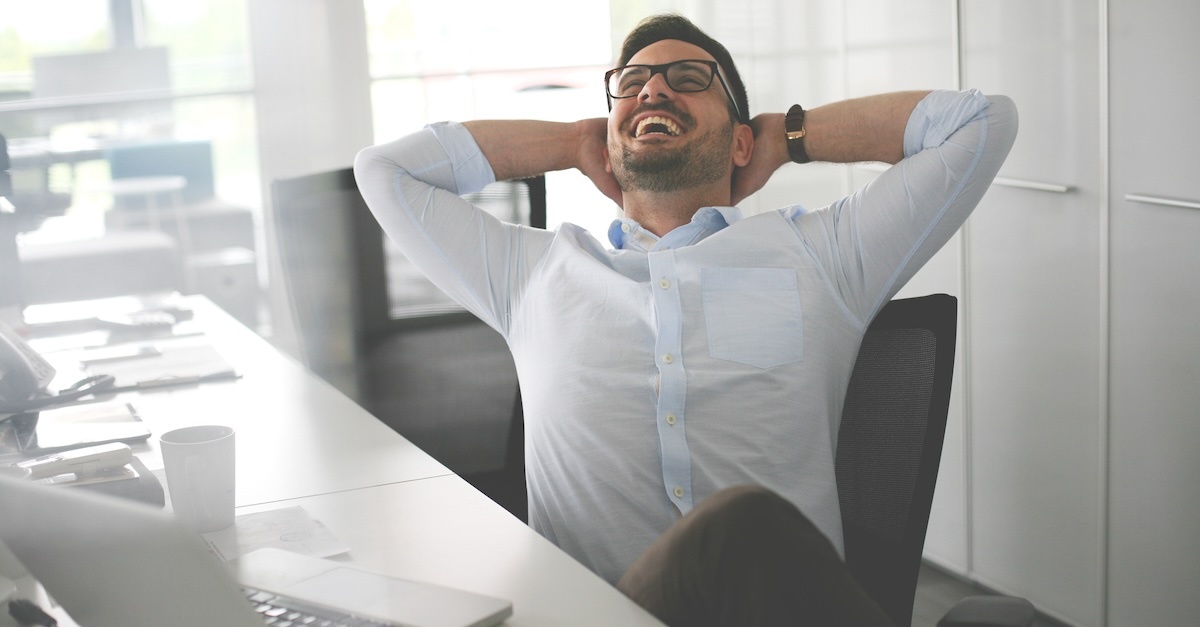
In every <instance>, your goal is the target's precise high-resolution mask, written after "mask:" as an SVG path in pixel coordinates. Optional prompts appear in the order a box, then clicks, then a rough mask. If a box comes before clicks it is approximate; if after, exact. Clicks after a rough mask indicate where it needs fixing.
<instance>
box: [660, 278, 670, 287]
mask: <svg viewBox="0 0 1200 627" xmlns="http://www.w3.org/2000/svg"><path fill="white" fill-rule="evenodd" d="M658 286H659V287H661V288H663V289H664V290H665V289H667V288H668V287H671V282H670V281H668V280H666V279H662V280H660V281H659V282H658Z"/></svg>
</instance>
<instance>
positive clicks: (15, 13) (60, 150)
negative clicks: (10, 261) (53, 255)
mask: <svg viewBox="0 0 1200 627" xmlns="http://www.w3.org/2000/svg"><path fill="white" fill-rule="evenodd" d="M245 13H246V10H245V0H196V1H194V2H188V3H182V4H181V3H178V2H171V1H168V0H44V1H39V2H22V1H20V0H0V15H4V16H5V20H4V22H5V26H4V27H0V53H2V54H0V132H2V133H4V135H5V136H6V137H7V138H8V140H9V144H10V152H11V153H12V154H13V178H14V188H16V190H17V191H19V192H23V196H22V197H23V199H24V200H25V207H24V208H25V209H27V210H33V211H39V212H44V213H45V215H47V216H50V219H48V220H46V222H45V223H44V224H43V225H42V226H41V227H40V228H38V229H36V230H34V231H31V232H28V233H25V234H23V236H22V239H23V241H31V242H37V241H45V240H61V239H81V238H91V237H97V236H100V235H102V234H103V233H104V232H105V228H106V227H105V225H104V214H105V212H106V211H108V209H109V208H110V207H111V206H112V205H113V203H114V200H113V198H112V196H111V194H110V193H108V192H107V191H106V190H107V188H108V186H109V185H108V184H109V181H110V171H109V164H108V162H107V161H106V159H105V156H106V154H107V152H106V151H107V150H108V149H109V148H111V147H113V146H117V145H128V144H136V143H161V142H169V141H194V140H200V141H207V142H210V143H211V144H212V154H213V172H212V174H211V177H212V179H213V182H214V188H215V193H216V195H217V196H218V197H221V198H222V199H224V200H228V201H230V202H234V203H239V204H244V205H246V206H248V207H251V208H254V209H255V211H257V206H258V205H260V204H261V194H260V190H259V182H258V180H257V178H258V177H257V158H256V157H255V155H256V153H257V148H256V145H255V137H256V133H255V128H254V112H253V108H254V106H253V94H252V91H251V82H252V81H251V72H250V58H249V52H248V40H247V29H246V17H245ZM18 209H21V207H19V208H18Z"/></svg>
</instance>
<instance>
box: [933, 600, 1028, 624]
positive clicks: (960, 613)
mask: <svg viewBox="0 0 1200 627" xmlns="http://www.w3.org/2000/svg"><path fill="white" fill-rule="evenodd" d="M1034 614H1035V612H1034V610H1033V604H1032V603H1030V602H1029V601H1028V600H1026V599H1022V598H1020V597H1008V596H970V597H964V598H963V599H962V600H960V601H959V602H958V603H956V604H955V605H954V607H952V608H950V611H949V612H946V615H945V616H943V617H942V620H940V621H938V627H1030V626H1031V625H1032V624H1033V617H1034Z"/></svg>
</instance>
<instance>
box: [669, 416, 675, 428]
mask: <svg viewBox="0 0 1200 627" xmlns="http://www.w3.org/2000/svg"><path fill="white" fill-rule="evenodd" d="M667 424H669V425H671V426H674V425H675V414H667Z"/></svg>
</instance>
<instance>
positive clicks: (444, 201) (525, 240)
mask: <svg viewBox="0 0 1200 627" xmlns="http://www.w3.org/2000/svg"><path fill="white" fill-rule="evenodd" d="M354 176H355V179H356V180H357V182H358V187H359V191H360V192H361V193H362V195H363V199H364V200H365V201H366V203H367V206H368V207H369V208H370V210H371V212H372V214H374V216H375V218H376V219H377V220H378V221H379V223H380V225H381V226H382V227H383V229H384V231H385V232H386V233H387V235H388V237H390V238H391V239H392V241H394V242H395V243H396V244H397V245H398V246H399V247H400V249H401V251H403V253H404V255H405V256H406V257H407V258H408V260H409V261H410V262H412V264H413V265H414V266H416V267H417V268H418V269H419V270H420V271H421V272H422V273H423V274H425V276H427V277H428V278H429V280H430V281H432V282H433V284H434V285H436V286H437V287H438V288H440V289H441V290H443V291H444V292H446V293H447V294H448V295H449V296H450V297H451V298H453V299H454V300H455V301H456V302H458V303H460V304H462V305H463V306H464V307H466V308H467V309H468V310H469V311H471V312H472V313H474V314H475V315H477V316H479V317H480V318H481V319H482V320H483V321H484V322H486V323H488V324H489V325H490V326H492V327H493V328H495V329H496V330H498V331H500V332H501V333H502V334H505V333H506V332H507V328H508V321H509V316H510V313H511V311H512V307H513V298H515V297H518V296H519V295H520V293H521V285H522V284H523V281H524V280H525V278H527V276H528V274H529V270H530V268H531V267H532V266H533V265H534V264H536V262H537V259H538V258H539V257H540V256H541V255H542V254H544V252H545V250H546V248H547V247H548V246H549V243H550V240H551V237H552V234H550V233H547V232H545V231H542V230H540V229H532V228H530V227H526V226H520V225H515V224H508V223H504V222H501V221H500V220H498V219H497V218H495V217H493V216H492V215H491V214H489V213H487V212H486V211H483V210H481V209H479V208H477V207H475V206H473V205H471V204H470V203H469V202H467V201H466V200H464V199H463V198H462V197H461V195H463V194H469V193H473V192H476V191H479V190H481V189H483V188H484V187H485V186H487V185H488V184H490V183H492V182H494V180H495V177H494V174H493V172H492V168H491V166H490V165H489V164H488V162H487V159H486V158H484V156H483V153H482V152H481V151H480V150H479V147H478V145H477V144H476V143H475V140H474V139H473V138H472V137H471V134H470V132H469V131H467V129H466V128H465V127H463V126H462V125H460V124H456V123H449V122H444V123H438V124H433V125H430V126H427V127H426V128H425V129H423V130H421V131H419V132H417V133H414V134H412V135H408V136H406V137H403V138H400V139H398V140H395V141H392V142H389V143H385V144H380V145H378V146H374V147H371V148H367V149H365V150H363V151H362V152H360V153H359V155H358V157H357V158H356V159H355V162H354Z"/></svg>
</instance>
